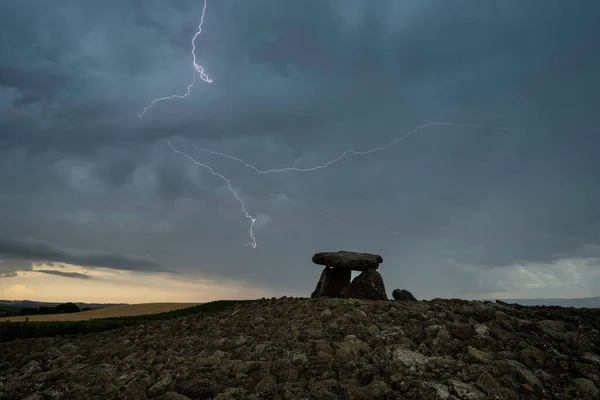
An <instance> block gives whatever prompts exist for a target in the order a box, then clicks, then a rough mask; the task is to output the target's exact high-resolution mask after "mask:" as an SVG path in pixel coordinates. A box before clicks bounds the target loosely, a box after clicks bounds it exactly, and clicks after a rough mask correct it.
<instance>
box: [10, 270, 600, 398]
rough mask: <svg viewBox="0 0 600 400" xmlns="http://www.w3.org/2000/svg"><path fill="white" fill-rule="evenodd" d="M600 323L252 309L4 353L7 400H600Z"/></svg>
mask: <svg viewBox="0 0 600 400" xmlns="http://www.w3.org/2000/svg"><path fill="white" fill-rule="evenodd" d="M372 272H375V271H372ZM367 273H368V272H367ZM216 305H217V306H219V304H216ZM219 307H220V306H219ZM219 307H215V308H219ZM499 309H502V310H504V311H502V312H501V313H500V312H499ZM488 316H489V318H488ZM599 317H600V310H593V309H575V308H561V307H545V306H540V307H523V308H513V307H512V306H511V307H506V308H505V307H504V306H502V305H498V304H495V303H483V302H480V301H464V300H459V299H452V300H443V299H437V300H436V299H434V300H428V301H419V302H411V303H410V304H409V303H407V302H399V301H395V300H392V301H383V300H382V301H372V300H361V299H343V298H318V299H306V298H304V299H300V298H286V299H283V298H282V299H269V300H267V299H265V300H257V301H247V302H243V303H234V304H232V305H231V306H227V307H226V308H225V309H222V310H216V309H215V310H214V311H211V312H206V313H204V312H202V313H200V314H197V315H189V316H187V317H182V318H176V319H165V320H161V321H155V322H152V323H147V324H144V327H141V326H139V325H137V326H125V327H120V328H118V329H115V330H108V331H104V332H98V333H86V334H73V335H58V336H54V337H42V338H30V339H21V340H12V341H10V342H3V343H0V400H5V399H7V400H13V399H19V398H27V396H32V395H33V396H34V397H33V398H32V399H35V400H37V399H41V398H43V399H45V400H66V399H89V400H102V399H133V398H141V399H147V398H150V399H152V400H156V399H163V400H185V399H188V398H189V399H214V400H234V399H235V400H242V399H248V400H250V399H256V400H259V399H282V400H284V399H289V400H292V399H307V400H308V399H313V398H323V399H328V398H331V399H334V398H346V399H376V398H380V399H386V400H387V399H390V400H391V399H397V398H398V399H399V398H403V399H445V400H459V399H478V398H485V399H486V400H518V399H519V398H522V399H529V400H531V399H536V398H538V399H555V400H569V399H598V400H600V399H599V395H598V389H599V388H600V353H599V352H598V349H600V335H599V334H598V332H599V331H600V319H599ZM538 321H542V322H541V323H538ZM548 321H560V322H561V324H558V323H555V322H548ZM541 328H544V329H545V330H548V331H550V330H552V331H553V332H557V333H561V334H563V335H564V336H560V335H546V332H545V331H544V330H540V329H541ZM560 329H564V331H563V332H561V331H560ZM498 331H501V332H502V333H501V334H498ZM51 348H56V349H59V351H60V352H61V353H62V355H60V356H58V357H55V356H57V355H58V353H57V352H56V351H55V350H54V349H51ZM45 349H50V350H48V351H46V350H45ZM151 350H152V351H151ZM44 354H47V355H48V356H49V357H52V359H48V358H45V357H46V356H44ZM150 359H153V362H152V365H148V364H147V360H150ZM167 376H170V379H171V383H168V382H169V378H168V377H167ZM35 395H38V396H37V397H36V396H35ZM40 396H41V397H40ZM186 396H187V397H186ZM482 396H485V397H482Z"/></svg>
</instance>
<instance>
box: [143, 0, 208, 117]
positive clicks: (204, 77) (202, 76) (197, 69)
mask: <svg viewBox="0 0 600 400" xmlns="http://www.w3.org/2000/svg"><path fill="white" fill-rule="evenodd" d="M206 1H207V0H204V7H202V16H201V17H200V24H198V30H197V31H196V33H195V34H194V36H193V37H192V65H193V66H194V72H193V74H192V83H190V84H189V85H188V86H187V91H186V92H185V93H184V94H181V95H180V94H174V95H172V96H167V97H160V98H157V99H154V100H152V102H151V103H150V104H148V105H147V106H146V107H144V111H142V113H141V114H140V115H138V117H139V118H142V116H143V115H144V114H145V113H146V111H148V109H149V108H150V107H152V106H153V105H154V104H156V103H158V102H159V101H163V100H172V99H183V98H186V97H188V96H189V95H190V93H191V90H192V88H193V87H194V85H195V84H196V72H198V75H199V76H200V79H202V80H203V81H204V82H206V83H211V82H212V79H210V78H209V77H208V75H206V74H205V73H204V68H203V67H202V66H201V65H200V64H198V62H197V61H196V38H197V37H198V36H199V35H200V34H201V33H202V24H203V23H204V14H205V13H206Z"/></svg>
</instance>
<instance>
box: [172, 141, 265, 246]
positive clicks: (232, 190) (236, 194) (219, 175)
mask: <svg viewBox="0 0 600 400" xmlns="http://www.w3.org/2000/svg"><path fill="white" fill-rule="evenodd" d="M167 143H168V144H169V147H171V150H173V151H174V152H175V153H178V154H181V155H182V156H184V157H186V158H188V159H189V160H190V161H192V162H193V163H194V164H196V165H198V166H200V167H203V168H206V169H207V170H209V171H210V173H211V174H213V175H214V176H217V177H219V178H221V179H223V180H224V181H225V183H227V186H228V187H229V191H230V192H231V193H233V195H234V196H235V198H236V199H237V201H238V202H239V203H240V204H241V205H242V211H243V212H244V214H245V215H246V218H248V219H249V220H250V239H251V241H250V243H246V246H252V248H253V249H255V248H256V246H257V244H256V238H255V237H254V232H253V231H252V229H253V228H254V223H255V222H256V218H254V217H253V216H252V215H250V213H248V211H247V210H246V204H244V201H243V200H242V199H241V198H240V196H239V195H238V192H237V191H236V190H235V189H234V188H233V187H232V186H231V181H230V180H229V179H227V178H226V177H224V176H223V175H221V174H219V173H218V172H215V171H214V170H213V169H212V168H211V167H210V166H208V165H206V164H203V163H201V162H199V161H196V160H195V159H194V158H193V157H192V156H190V155H188V154H186V153H184V152H183V151H180V150H177V149H176V148H175V147H173V145H172V144H171V142H170V141H169V140H167Z"/></svg>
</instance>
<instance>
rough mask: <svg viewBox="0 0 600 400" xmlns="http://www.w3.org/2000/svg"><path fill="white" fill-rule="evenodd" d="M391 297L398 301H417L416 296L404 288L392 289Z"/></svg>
mask: <svg viewBox="0 0 600 400" xmlns="http://www.w3.org/2000/svg"><path fill="white" fill-rule="evenodd" d="M392 297H394V299H396V300H398V301H418V300H417V298H416V297H415V296H413V294H412V293H411V292H409V291H408V290H406V289H394V291H393V292H392Z"/></svg>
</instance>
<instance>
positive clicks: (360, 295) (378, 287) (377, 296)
mask: <svg viewBox="0 0 600 400" xmlns="http://www.w3.org/2000/svg"><path fill="white" fill-rule="evenodd" d="M341 294H342V296H343V297H351V298H354V299H365V300H387V299H388V298H387V294H386V292H385V285H384V284H383V278H382V277H381V274H380V273H379V272H377V271H375V270H374V269H367V270H365V271H363V272H361V273H360V275H358V276H357V277H356V278H354V279H353V280H352V283H350V285H349V286H348V287H347V288H345V289H344V290H342V293H341Z"/></svg>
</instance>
